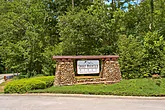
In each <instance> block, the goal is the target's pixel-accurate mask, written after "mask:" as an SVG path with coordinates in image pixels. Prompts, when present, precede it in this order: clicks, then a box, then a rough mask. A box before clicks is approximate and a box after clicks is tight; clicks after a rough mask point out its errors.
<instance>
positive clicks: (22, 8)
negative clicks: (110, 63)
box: [0, 0, 165, 79]
mask: <svg viewBox="0 0 165 110" xmlns="http://www.w3.org/2000/svg"><path fill="white" fill-rule="evenodd" d="M112 1H113V2H112V3H110V4H105V3H104V2H103V0H94V2H91V0H73V1H72V0H22V1H20V0H1V1H0V72H4V69H5V68H8V69H9V70H10V71H12V72H19V73H21V74H25V75H26V76H27V77H31V76H35V75H37V74H43V75H52V74H54V70H55V69H54V68H55V62H54V61H52V56H53V55H120V59H119V62H120V66H121V72H122V76H123V78H127V79H130V78H143V77H149V76H151V75H152V74H160V75H162V76H164V75H165V63H164V62H165V61H164V60H165V46H164V45H165V39H164V36H165V24H164V23H165V14H164V11H165V7H164V5H165V4H164V3H165V0H155V1H154V0H143V2H141V3H139V4H137V3H134V4H133V2H131V1H134V2H135V1H136V0H112ZM126 4H127V5H126Z"/></svg>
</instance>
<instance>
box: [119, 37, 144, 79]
mask: <svg viewBox="0 0 165 110" xmlns="http://www.w3.org/2000/svg"><path fill="white" fill-rule="evenodd" d="M118 46H119V55H120V58H119V63H120V69H121V72H122V76H123V78H126V79H131V78H140V77H144V75H145V74H143V72H144V70H143V69H144V68H143V65H142V64H143V57H144V52H143V47H142V44H141V43H140V42H139V41H137V39H136V38H134V37H133V36H128V38H127V37H126V36H121V37H120V38H119V41H118Z"/></svg>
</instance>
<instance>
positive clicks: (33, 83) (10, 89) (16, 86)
mask: <svg viewBox="0 0 165 110" xmlns="http://www.w3.org/2000/svg"><path fill="white" fill-rule="evenodd" d="M53 82H54V76H44V77H35V78H29V79H20V80H14V81H12V82H9V83H8V84H7V85H6V86H5V88H4V92H5V93H26V92H28V91H30V90H36V89H45V88H47V87H50V86H52V85H53Z"/></svg>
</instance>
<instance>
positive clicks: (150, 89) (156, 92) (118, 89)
mask: <svg viewBox="0 0 165 110" xmlns="http://www.w3.org/2000/svg"><path fill="white" fill-rule="evenodd" d="M29 93H63V94H96V95H121V96H128V95H129V96H164V95H165V79H131V80H122V81H121V82H120V83H117V84H112V85H104V84H99V85H74V86H59V87H54V86H53V87H51V88H47V89H43V90H33V91H29Z"/></svg>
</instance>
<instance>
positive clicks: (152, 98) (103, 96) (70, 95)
mask: <svg viewBox="0 0 165 110" xmlns="http://www.w3.org/2000/svg"><path fill="white" fill-rule="evenodd" d="M0 96H51V97H75V98H105V99H107V98H108V99H138V100H165V97H144V96H113V95H86V94H51V93H32V94H31V93H30V94H28V93H27V94H0Z"/></svg>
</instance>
